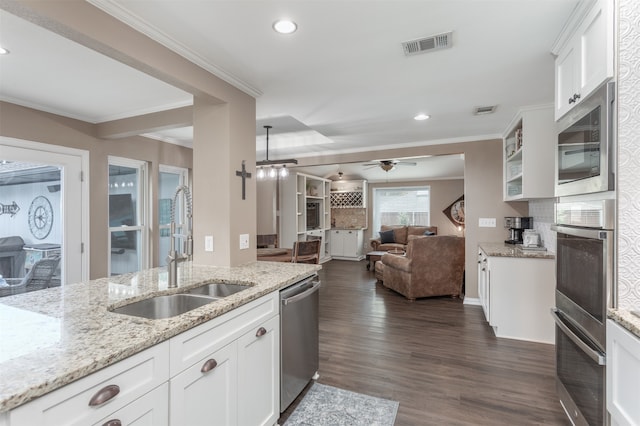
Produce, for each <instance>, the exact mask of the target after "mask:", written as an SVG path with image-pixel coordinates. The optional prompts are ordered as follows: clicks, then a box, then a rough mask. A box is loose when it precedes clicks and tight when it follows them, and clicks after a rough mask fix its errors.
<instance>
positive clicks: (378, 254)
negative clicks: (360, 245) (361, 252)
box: [367, 251, 387, 271]
mask: <svg viewBox="0 0 640 426" xmlns="http://www.w3.org/2000/svg"><path fill="white" fill-rule="evenodd" d="M384 254H387V252H386V251H370V252H369V253H367V262H368V263H367V271H370V270H371V264H372V263H373V269H374V270H375V266H376V262H377V261H379V260H380V259H382V255H384Z"/></svg>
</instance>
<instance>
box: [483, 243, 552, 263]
mask: <svg viewBox="0 0 640 426" xmlns="http://www.w3.org/2000/svg"><path fill="white" fill-rule="evenodd" d="M478 246H479V247H480V248H481V249H482V251H484V252H485V253H486V254H487V256H491V257H518V258H533V259H555V258H556V255H555V254H554V253H551V252H549V251H547V250H543V251H540V250H523V249H522V248H520V247H518V246H516V245H513V244H505V243H478Z"/></svg>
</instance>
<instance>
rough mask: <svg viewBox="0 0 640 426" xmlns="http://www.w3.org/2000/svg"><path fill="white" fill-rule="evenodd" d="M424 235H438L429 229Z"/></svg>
mask: <svg viewBox="0 0 640 426" xmlns="http://www.w3.org/2000/svg"><path fill="white" fill-rule="evenodd" d="M424 235H426V236H429V235H436V233H435V232H431V231H429V230H427V231H424Z"/></svg>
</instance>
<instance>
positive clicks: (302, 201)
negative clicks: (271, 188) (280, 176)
mask: <svg viewBox="0 0 640 426" xmlns="http://www.w3.org/2000/svg"><path fill="white" fill-rule="evenodd" d="M330 190H331V181H330V180H329V179H324V178H320V177H317V176H311V175H307V174H304V173H296V174H295V176H294V175H291V176H289V178H287V179H284V180H281V181H280V235H279V238H278V242H279V243H278V244H279V246H280V247H288V248H292V247H293V243H294V241H304V240H306V239H307V236H313V237H320V239H321V240H322V249H321V251H320V261H321V262H323V261H326V260H329V239H328V238H327V237H328V233H327V231H328V230H329V228H330V226H331V205H330V200H329V194H330Z"/></svg>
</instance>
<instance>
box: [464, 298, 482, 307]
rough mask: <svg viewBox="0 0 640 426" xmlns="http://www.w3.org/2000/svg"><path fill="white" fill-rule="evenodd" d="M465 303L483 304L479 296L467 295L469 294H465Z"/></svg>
mask: <svg viewBox="0 0 640 426" xmlns="http://www.w3.org/2000/svg"><path fill="white" fill-rule="evenodd" d="M463 304H464V305H477V306H482V305H481V304H480V299H479V298H477V297H467V296H465V297H464V302H463Z"/></svg>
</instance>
